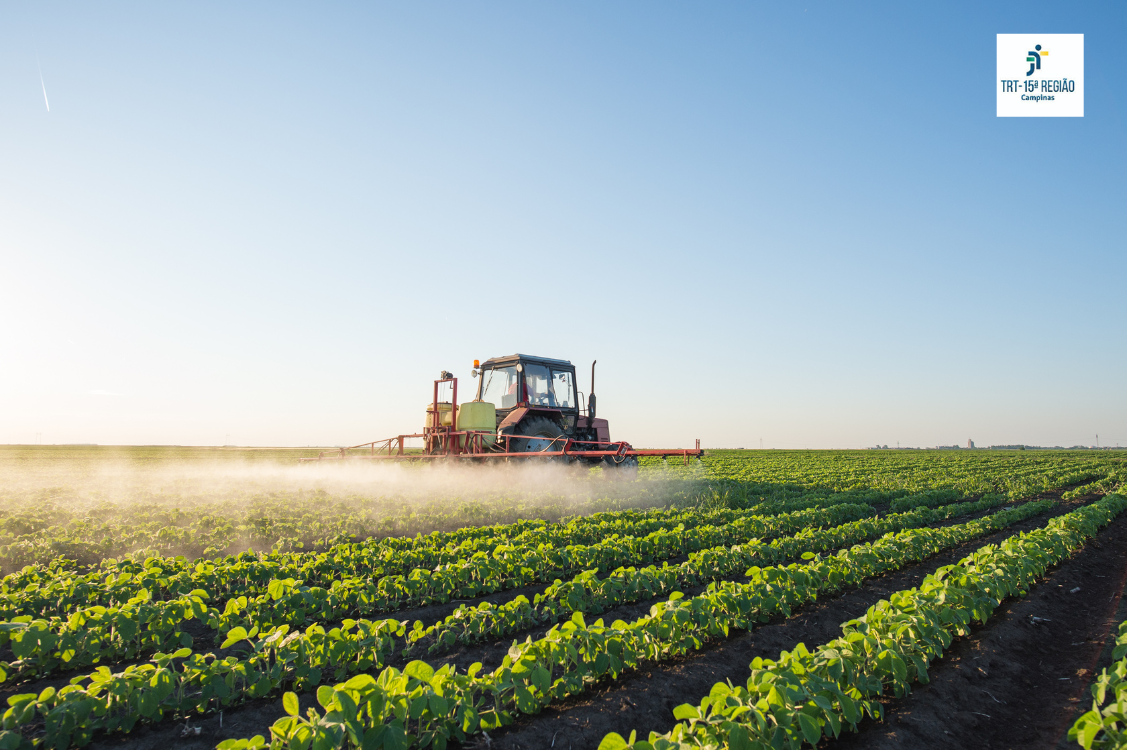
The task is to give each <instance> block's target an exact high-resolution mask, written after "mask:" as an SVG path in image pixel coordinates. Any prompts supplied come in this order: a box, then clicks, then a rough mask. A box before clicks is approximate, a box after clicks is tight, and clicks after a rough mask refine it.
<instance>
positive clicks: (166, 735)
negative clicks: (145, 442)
mask: <svg viewBox="0 0 1130 750" xmlns="http://www.w3.org/2000/svg"><path fill="white" fill-rule="evenodd" d="M316 454H317V450H316V449H308V450H307V449H263V450H251V449H205V448H100V447H94V446H89V447H84V446H75V447H66V446H60V447H54V446H50V447H0V566H2V572H3V574H4V578H3V581H2V582H0V608H2V609H3V622H2V623H0V690H3V691H4V694H5V695H4V697H5V699H6V702H7V704H6V705H7V708H6V711H5V713H4V715H3V725H2V727H0V750H17V748H32V747H51V748H63V747H71V746H76V747H81V746H91V747H115V748H129V749H130V750H134V749H137V750H140V749H141V748H166V747H169V746H176V747H178V748H181V747H184V748H211V747H220V748H224V749H225V750H237V749H242V748H256V747H265V746H268V745H270V746H272V747H275V748H288V749H291V748H293V749H294V750H299V749H305V748H312V749H313V750H323V749H324V748H337V747H362V748H374V749H375V748H439V749H442V748H453V747H466V748H471V747H474V748H491V749H492V750H507V749H509V748H527V749H533V748H552V749H554V750H556V749H557V748H576V749H577V750H580V749H581V748H593V749H594V750H596V749H597V748H599V749H600V750H621V749H622V748H627V747H633V748H638V749H643V748H651V749H652V750H668V749H672V748H723V747H731V748H735V749H739V750H740V749H744V748H778V749H783V748H797V749H799V748H802V747H817V746H818V747H821V748H849V747H853V748H854V747H858V748H887V747H900V748H920V747H927V748H935V747H936V748H942V747H973V748H981V747H986V748H1004V747H1017V748H1020V747H1056V746H1057V744H1058V746H1060V747H1074V746H1082V747H1096V748H1112V747H1125V746H1126V720H1125V714H1126V707H1125V701H1126V689H1125V679H1126V662H1125V632H1126V631H1125V621H1126V604H1125V591H1126V548H1127V535H1126V534H1127V532H1126V453H1125V452H1124V451H1043V450H1040V451H989V450H944V451H909V450H902V451H721V450H720V451H708V453H707V455H706V457H705V458H704V459H702V460H697V461H693V462H692V463H690V464H688V465H684V464H683V463H682V462H680V461H671V462H666V463H665V462H664V461H662V460H660V459H646V460H644V461H643V462H642V463H641V466H640V468H639V471H638V472H631V473H628V472H620V471H614V470H611V469H609V470H607V471H606V470H602V469H588V468H579V467H576V466H565V465H560V464H548V465H546V464H538V465H534V464H507V465H500V466H489V467H487V466H479V467H467V466H458V465H443V466H416V465H408V464H405V465H387V464H381V465H370V464H368V463H364V462H349V463H316V464H308V463H299V462H298V460H297V459H298V458H300V457H305V456H310V455H316Z"/></svg>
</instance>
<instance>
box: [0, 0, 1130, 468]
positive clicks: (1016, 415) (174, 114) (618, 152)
mask: <svg viewBox="0 0 1130 750" xmlns="http://www.w3.org/2000/svg"><path fill="white" fill-rule="evenodd" d="M1126 28H1127V24H1126V9H1125V5H1123V4H1117V3H1116V4H1062V3H1054V4H1053V3H1035V4H1025V5H1024V6H1023V7H1021V6H1017V5H1016V4H1014V3H1011V4H1006V3H997V4H995V5H993V6H991V7H990V6H988V5H987V4H983V3H964V4H944V5H940V6H939V5H937V4H930V5H927V4H895V3H890V4H855V3H853V4H847V3H841V2H824V3H818V2H810V3H804V2H802V3H797V4H788V5H784V4H770V3H765V4H748V3H718V4H711V5H709V6H703V5H695V6H692V5H688V4H675V3H667V4H655V3H641V2H625V3H615V4H610V3H571V4H568V6H565V5H556V6H554V5H548V4H528V3H462V4H455V3H450V4H440V3H436V4H425V3H411V4H410V3H403V4H397V5H387V4H382V5H371V4H355V5H345V4H342V5H339V6H337V7H336V8H334V9H332V10H326V9H324V8H316V7H313V6H309V5H299V4H267V3H259V4H254V3H244V4H239V5H238V7H232V6H230V4H203V3H202V4H193V5H180V6H172V5H168V4H164V5H161V4H151V3H150V4H140V3H139V4H105V5H98V6H89V5H87V6H82V5H80V6H75V5H56V4H43V3H38V4H7V5H5V6H4V8H3V9H0V262H2V266H0V268H2V270H0V315H2V316H3V319H4V320H5V321H6V325H4V326H3V327H2V329H0V348H2V350H3V351H4V353H5V356H4V357H3V366H2V367H0V414H2V415H3V417H2V418H0V442H29V441H31V440H34V439H35V438H36V436H37V435H38V436H39V439H40V440H42V441H43V442H98V443H180V444H218V443H222V442H233V443H238V444H259V445H280V444H281V445H306V444H330V445H334V444H351V443H357V442H361V441H364V440H372V439H375V438H380V437H385V436H388V435H392V434H396V433H399V432H407V431H414V430H416V429H417V428H418V426H419V423H421V421H422V417H423V414H422V411H423V405H424V403H425V402H426V401H428V400H429V399H430V392H431V380H432V379H433V378H434V377H436V375H437V374H438V372H439V371H440V370H441V369H444V368H446V369H449V370H452V371H454V372H455V373H456V374H457V375H460V376H461V377H465V378H467V380H463V381H461V382H462V383H463V384H464V387H465V388H466V387H468V386H469V385H470V384H471V383H472V381H471V380H470V379H469V376H470V367H471V360H472V359H475V358H478V359H485V358H487V357H489V356H492V355H499V354H508V353H512V352H515V351H521V352H526V353H532V354H542V355H546V356H555V357H561V358H567V359H571V360H572V361H574V362H575V363H578V364H579V365H581V366H582V367H583V368H584V369H585V370H587V369H588V367H587V366H588V363H589V362H591V361H592V360H593V359H597V360H599V364H598V365H597V377H598V381H597V389H596V390H597V393H598V395H599V396H600V403H601V412H602V415H603V416H606V417H608V418H609V420H610V421H611V427H612V436H613V438H615V439H628V440H630V441H632V442H633V443H635V444H637V445H649V446H660V445H671V446H680V445H687V444H693V440H694V438H696V437H698V438H702V439H703V442H704V444H705V445H707V446H708V447H710V446H745V447H755V446H757V445H758V444H764V445H765V447H800V448H803V447H862V446H866V445H874V444H876V443H886V444H890V445H894V444H895V443H896V441H898V442H899V443H900V444H901V445H936V444H953V443H957V442H961V443H962V444H964V441H965V440H966V439H967V438H972V439H973V440H974V441H975V442H977V443H978V444H993V443H1019V442H1024V443H1029V444H1047V445H1050V444H1060V445H1071V444H1076V443H1085V444H1090V443H1092V442H1093V440H1094V436H1095V434H1096V433H1097V434H1098V435H1099V440H1100V442H1102V443H1104V444H1113V443H1115V442H1119V443H1120V444H1122V445H1125V444H1126V416H1127V405H1126V382H1127V373H1126V361H1127V351H1126V340H1127V337H1126V310H1127V306H1126V305H1127V300H1126V278H1127V275H1126V270H1127V269H1126V242H1127V237H1126V226H1127V224H1126V218H1127V217H1126V205H1127V195H1126V163H1127V159H1126V156H1127V155H1126V111H1127V106H1126V105H1127V102H1126V88H1127V87H1126V59H1127V56H1126ZM1022 32H1023V33H1027V32H1034V33H1035V32H1038V33H1084V34H1085V35H1086V63H1087V71H1086V116H1085V117H1084V118H1081V119H1079V118H1063V119H1059V118H1000V119H998V118H997V117H996V116H995V84H996V82H995V78H996V70H995V66H996V61H995V52H996V49H995V35H996V34H997V33H1022ZM37 60H38V62H37ZM1049 60H1051V58H1049ZM1053 62H1054V61H1053ZM40 69H42V81H43V82H42V86H43V87H45V88H46V93H47V96H48V98H49V100H50V112H48V111H47V108H46V106H45V103H44V99H43V91H42V89H41V82H40ZM587 381H588V379H587V377H584V378H582V389H583V390H587V389H588V382H587ZM759 441H763V442H762V443H759Z"/></svg>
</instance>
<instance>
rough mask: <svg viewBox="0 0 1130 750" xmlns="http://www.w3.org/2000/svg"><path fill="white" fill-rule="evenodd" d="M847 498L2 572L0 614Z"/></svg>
mask: <svg viewBox="0 0 1130 750" xmlns="http://www.w3.org/2000/svg"><path fill="white" fill-rule="evenodd" d="M845 494H846V495H847V496H849V497H850V498H851V499H852V500H853V501H855V502H860V501H861V500H863V499H866V500H869V501H876V500H880V499H886V498H887V497H888V496H889V495H891V494H892V493H845ZM897 494H902V493H897ZM839 500H840V498H838V497H837V496H835V495H832V496H829V495H828V494H827V493H823V494H816V495H809V496H805V497H802V498H798V499H795V500H788V501H785V502H757V503H755V504H754V505H753V506H752V507H751V508H749V509H730V508H719V509H715V510H710V511H706V512H702V511H698V510H681V509H680V510H674V509H673V510H665V511H658V512H653V513H640V512H637V511H621V512H618V513H599V514H596V515H595V516H592V517H586V518H576V519H572V520H570V521H569V522H568V523H564V524H547V523H545V522H540V521H539V522H517V523H514V524H509V525H507V526H505V527H487V528H485V529H477V530H476V531H477V532H479V533H476V534H475V535H473V536H468V537H467V538H465V539H462V540H461V541H460V542H459V543H454V542H453V541H452V539H453V538H457V537H458V536H459V535H457V534H455V533H447V534H433V535H430V536H429V537H416V538H414V539H398V538H385V539H381V540H377V541H372V542H363V543H358V544H344V545H339V546H337V547H334V548H332V549H330V550H328V551H326V552H320V553H271V554H267V555H257V554H254V553H245V554H242V555H236V556H232V557H228V558H226V559H224V560H218V561H208V560H199V561H195V562H190V561H186V560H184V559H183V558H154V559H148V560H145V561H144V562H141V563H138V562H136V561H132V560H123V561H116V562H114V563H113V564H109V563H108V564H107V565H106V566H103V569H102V570H98V571H92V572H89V573H85V574H78V573H76V572H75V571H72V570H68V569H66V568H60V567H59V566H55V567H52V566H43V567H39V568H34V569H31V570H25V571H23V572H21V573H19V574H13V575H10V576H7V577H6V578H5V579H4V582H3V584H0V618H2V619H4V620H12V619H14V618H16V617H21V616H26V615H32V616H36V617H43V616H55V617H65V616H66V615H68V614H70V613H71V612H73V611H74V610H76V609H79V608H82V607H91V606H103V607H112V606H115V605H121V604H125V603H127V602H128V601H130V600H131V599H136V598H138V597H140V596H144V595H145V594H148V598H149V599H150V600H154V601H155V600H161V599H174V598H177V597H179V596H183V595H185V594H187V593H189V592H191V591H193V590H198V589H200V590H205V591H208V592H209V593H210V594H211V595H212V596H213V597H224V596H241V595H244V596H245V595H248V594H262V593H265V592H266V589H267V587H268V586H269V585H270V583H271V581H275V580H286V579H291V578H292V579H295V580H300V581H303V582H304V583H305V584H306V585H309V586H330V585H332V583H333V582H334V581H336V580H338V579H340V578H342V577H350V576H362V577H366V578H381V577H384V576H395V575H404V576H407V575H410V574H411V573H412V571H413V570H416V569H421V568H423V569H434V568H436V567H437V566H440V565H450V564H454V563H458V562H460V561H463V560H467V559H469V558H471V557H473V556H474V555H476V554H480V553H486V554H492V553H493V552H494V551H495V550H496V549H498V548H499V547H502V546H508V547H523V546H531V547H537V546H541V545H552V546H554V547H567V546H569V545H578V544H580V545H591V544H596V543H598V542H600V541H601V540H604V539H608V538H610V537H613V536H646V535H647V534H650V533H654V532H658V531H673V530H675V529H680V528H682V529H689V528H697V527H700V526H724V525H728V524H732V523H734V522H735V521H740V520H741V519H743V518H749V517H752V516H765V515H777V514H781V513H788V512H793V511H797V510H802V509H806V508H815V507H828V506H830V505H835V504H841V503H840V502H838V501H839Z"/></svg>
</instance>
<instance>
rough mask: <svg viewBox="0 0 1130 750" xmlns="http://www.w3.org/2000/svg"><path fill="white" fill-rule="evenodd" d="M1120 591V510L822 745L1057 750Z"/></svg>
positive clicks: (1086, 692) (842, 749)
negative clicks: (908, 688) (853, 726)
mask: <svg viewBox="0 0 1130 750" xmlns="http://www.w3.org/2000/svg"><path fill="white" fill-rule="evenodd" d="M1125 591H1126V516H1125V514H1124V515H1122V516H1121V517H1120V518H1118V519H1116V520H1115V521H1114V523H1112V524H1111V525H1110V526H1108V527H1107V528H1106V529H1103V531H1102V532H1100V533H1099V535H1098V536H1097V537H1096V538H1095V539H1094V540H1092V541H1091V542H1089V543H1088V544H1087V545H1086V546H1085V547H1084V548H1083V550H1082V551H1081V552H1079V553H1077V554H1076V555H1075V556H1074V557H1072V559H1071V560H1070V561H1069V562H1066V563H1064V564H1063V565H1061V566H1059V567H1058V568H1056V569H1055V570H1053V571H1052V572H1051V573H1050V574H1049V575H1048V576H1047V577H1046V578H1044V579H1043V580H1042V581H1040V582H1039V583H1037V584H1036V585H1034V586H1033V587H1032V589H1031V590H1030V591H1029V593H1028V596H1026V597H1024V598H1023V599H1010V600H1007V601H1005V602H1004V603H1003V604H1002V605H1001V606H1000V607H999V608H998V609H997V611H996V612H995V613H994V614H993V617H992V618H990V620H989V622H988V623H986V624H985V625H984V626H982V627H976V628H974V631H973V632H972V633H971V634H970V635H969V636H968V637H965V638H960V639H958V640H957V641H955V642H954V644H953V645H952V646H951V647H950V648H949V649H948V650H947V651H946V654H945V656H943V657H942V658H941V659H939V660H938V661H936V662H934V663H933V664H932V665H930V683H929V684H926V685H921V686H915V688H914V692H913V693H911V694H910V695H908V696H906V697H905V698H902V699H897V700H892V701H890V702H888V704H887V706H886V717H885V719H884V720H883V721H882V722H877V721H868V722H866V723H864V724H863V725H861V731H860V732H859V734H855V735H850V736H848V735H845V736H843V737H841V738H840V740H839V741H837V742H831V743H828V744H827V747H828V748H830V749H831V748H835V750H856V749H857V748H867V750H878V749H880V748H881V749H882V750H894V749H895V748H907V749H908V750H909V748H915V749H916V750H917V749H918V748H924V749H925V750H931V749H932V748H953V747H963V748H992V749H993V750H1008V749H1010V748H1017V749H1018V750H1019V749H1020V748H1024V749H1026V750H1027V749H1029V748H1035V749H1039V748H1045V749H1047V750H1051V749H1052V748H1056V747H1057V746H1058V745H1060V744H1061V742H1062V741H1063V740H1064V737H1065V735H1066V734H1067V730H1068V728H1070V727H1071V725H1072V724H1073V723H1075V720H1076V719H1077V718H1078V717H1079V715H1080V714H1082V713H1083V712H1084V711H1087V710H1088V709H1090V707H1091V695H1090V686H1091V683H1092V682H1093V681H1094V678H1095V674H1096V673H1097V672H1098V671H1101V670H1102V668H1103V667H1105V666H1106V665H1107V663H1109V658H1110V657H1109V650H1107V649H1106V648H1105V647H1106V644H1107V641H1108V636H1109V634H1110V631H1111V629H1112V628H1116V627H1117V625H1118V623H1120V622H1122V621H1123V620H1125V619H1126V600H1125ZM1104 651H1106V652H1107V662H1106V663H1104V662H1101V661H1100V656H1101V655H1102V653H1103V652H1104ZM1064 746H1065V747H1070V746H1071V745H1069V744H1064ZM1076 747H1078V745H1076Z"/></svg>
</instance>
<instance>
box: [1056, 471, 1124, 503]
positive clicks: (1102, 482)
mask: <svg viewBox="0 0 1130 750" xmlns="http://www.w3.org/2000/svg"><path fill="white" fill-rule="evenodd" d="M1125 491H1126V466H1125V464H1124V465H1122V466H1121V467H1119V468H1117V469H1115V470H1114V471H1112V472H1110V473H1109V474H1107V475H1106V476H1105V477H1103V478H1102V479H1096V480H1095V481H1093V482H1088V483H1087V484H1083V485H1080V486H1078V487H1076V488H1074V489H1071V490H1068V491H1067V492H1064V493H1063V499H1064V500H1074V499H1075V498H1077V497H1083V496H1084V495H1091V494H1099V495H1105V494H1108V493H1111V492H1120V493H1124V492H1125Z"/></svg>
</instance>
